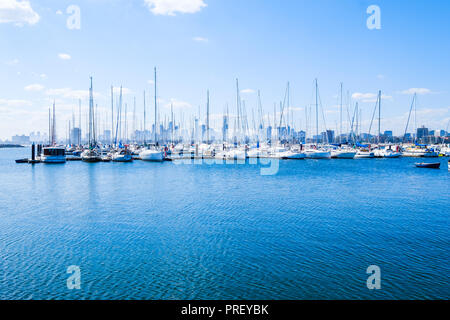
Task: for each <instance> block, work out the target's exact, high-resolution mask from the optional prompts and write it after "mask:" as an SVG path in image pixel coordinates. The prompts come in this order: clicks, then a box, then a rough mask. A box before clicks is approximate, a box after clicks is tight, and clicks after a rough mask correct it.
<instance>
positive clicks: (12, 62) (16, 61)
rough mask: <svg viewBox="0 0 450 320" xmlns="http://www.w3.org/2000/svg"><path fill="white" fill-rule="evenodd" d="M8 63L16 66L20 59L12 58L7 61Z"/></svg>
mask: <svg viewBox="0 0 450 320" xmlns="http://www.w3.org/2000/svg"><path fill="white" fill-rule="evenodd" d="M6 64H7V65H8V66H15V65H16V64H19V59H12V60H9V61H6Z"/></svg>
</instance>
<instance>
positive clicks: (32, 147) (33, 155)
mask: <svg viewBox="0 0 450 320" xmlns="http://www.w3.org/2000/svg"><path fill="white" fill-rule="evenodd" d="M35 148H36V146H35V145H34V142H33V144H32V145H31V160H33V161H34V160H36V149H35Z"/></svg>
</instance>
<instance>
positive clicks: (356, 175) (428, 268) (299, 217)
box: [0, 149, 450, 299]
mask: <svg viewBox="0 0 450 320" xmlns="http://www.w3.org/2000/svg"><path fill="white" fill-rule="evenodd" d="M28 155H29V150H28V149H3V150H1V149H0V190H1V191H0V263H1V268H0V298H1V299H417V298H420V299H438V298H440V299H449V298H450V285H449V281H448V279H449V277H448V276H449V274H450V264H449V262H450V259H449V258H450V255H449V247H450V229H449V213H450V210H449V207H450V183H449V182H450V172H449V171H448V170H447V164H446V160H445V159H440V161H441V162H442V165H443V168H441V169H440V170H431V169H418V168H415V167H414V166H413V163H414V162H416V161H417V160H415V159H406V158H405V159H379V160H322V161H317V160H316V161H313V160H306V161H284V162H281V163H280V168H279V172H278V174H277V175H273V176H263V175H261V174H260V166H258V165H201V166H200V165H176V164H174V163H163V164H157V163H143V162H140V161H135V162H134V163H123V164H121V163H98V164H86V163H81V162H71V163H67V164H65V165H44V164H37V165H34V166H31V165H28V164H15V163H14V161H13V160H14V159H17V158H21V157H25V156H28ZM70 265H78V266H80V268H81V274H82V275H81V290H68V289H67V286H66V280H67V278H68V277H69V275H68V274H67V273H66V269H67V267H68V266H70ZM369 265H378V266H379V267H380V268H381V278H382V280H381V290H368V289H367V287H366V279H367V277H368V275H367V274H366V269H367V267H368V266H369Z"/></svg>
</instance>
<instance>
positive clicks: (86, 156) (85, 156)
mask: <svg viewBox="0 0 450 320" xmlns="http://www.w3.org/2000/svg"><path fill="white" fill-rule="evenodd" d="M81 160H82V161H84V162H100V161H102V157H101V155H100V153H99V152H97V150H95V149H87V150H84V151H83V153H82V154H81Z"/></svg>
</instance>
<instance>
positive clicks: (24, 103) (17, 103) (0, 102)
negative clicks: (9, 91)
mask: <svg viewBox="0 0 450 320" xmlns="http://www.w3.org/2000/svg"><path fill="white" fill-rule="evenodd" d="M31 105H32V103H31V101H28V100H19V99H9V100H8V99H0V106H2V107H7V108H14V107H29V106H31Z"/></svg>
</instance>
